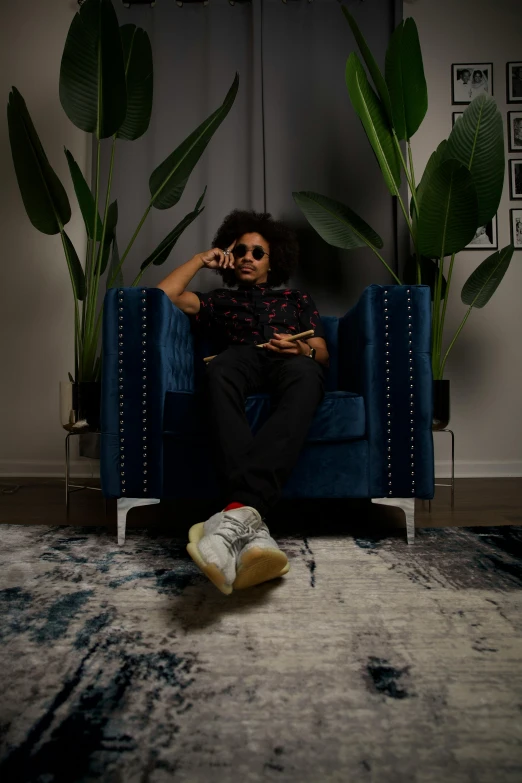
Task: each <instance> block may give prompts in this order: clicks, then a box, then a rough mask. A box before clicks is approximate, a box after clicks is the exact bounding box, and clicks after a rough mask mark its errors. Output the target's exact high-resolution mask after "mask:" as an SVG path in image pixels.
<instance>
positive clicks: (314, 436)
mask: <svg viewBox="0 0 522 783" xmlns="http://www.w3.org/2000/svg"><path fill="white" fill-rule="evenodd" d="M271 406H272V396H271V395H270V394H267V393H259V394H252V395H251V396H250V397H247V398H246V402H245V412H246V416H247V420H248V423H249V425H250V429H251V430H252V432H253V434H254V435H255V434H256V432H257V431H258V430H259V429H260V428H261V426H262V425H263V424H264V422H265V421H266V420H267V418H268V417H269V415H270V411H271ZM207 416H208V414H207V410H206V406H205V405H204V403H203V399H202V393H201V392H196V393H193V392H183V391H170V392H167V394H166V397H165V416H164V421H163V432H164V433H165V434H169V435H172V436H173V437H182V438H200V437H202V436H206V435H205V434H206V431H207V430H208V424H209V422H208V418H207ZM365 429H366V421H365V413H364V400H363V398H362V397H361V396H360V395H358V394H355V393H354V392H348V391H332V392H326V393H325V396H324V399H323V401H322V403H321V405H320V406H319V408H318V409H317V411H316V412H315V416H314V418H313V420H312V423H311V425H310V429H309V432H308V436H307V442H310V443H322V442H326V441H346V440H355V439H357V438H364V436H365Z"/></svg>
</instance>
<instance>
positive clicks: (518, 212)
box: [509, 209, 522, 250]
mask: <svg viewBox="0 0 522 783" xmlns="http://www.w3.org/2000/svg"><path fill="white" fill-rule="evenodd" d="M509 214H510V217H511V244H513V245H514V246H515V250H522V209H510V210H509Z"/></svg>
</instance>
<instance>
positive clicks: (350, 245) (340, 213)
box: [292, 191, 383, 250]
mask: <svg viewBox="0 0 522 783" xmlns="http://www.w3.org/2000/svg"><path fill="white" fill-rule="evenodd" d="M292 196H293V198H294V201H295V203H296V204H297V206H298V207H299V209H300V210H301V211H302V213H303V215H304V216H305V218H306V219H307V220H308V222H309V223H310V225H311V226H312V228H314V229H315V230H316V231H317V233H318V234H319V236H321V237H322V238H323V239H324V241H325V242H328V244H329V245H333V246H334V247H342V248H344V249H345V250H353V249H355V248H357V247H364V246H365V245H369V246H371V247H382V245H383V242H382V239H381V237H380V236H379V235H378V234H377V233H376V232H375V231H374V230H373V228H371V227H370V226H369V225H368V223H365V222H364V220H363V219H362V218H360V217H359V215H357V214H356V213H355V212H352V210H351V209H350V208H349V207H347V206H345V205H344V204H341V203H340V202H339V201H334V200H333V199H331V198H328V197H327V196H321V195H320V194H319V193H313V192H311V191H299V192H294V193H292Z"/></svg>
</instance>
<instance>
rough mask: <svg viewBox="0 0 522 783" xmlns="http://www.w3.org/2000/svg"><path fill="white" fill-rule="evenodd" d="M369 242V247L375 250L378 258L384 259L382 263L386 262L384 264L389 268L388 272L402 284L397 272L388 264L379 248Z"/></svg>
mask: <svg viewBox="0 0 522 783" xmlns="http://www.w3.org/2000/svg"><path fill="white" fill-rule="evenodd" d="M367 244H368V247H369V248H370V250H373V252H374V253H375V255H376V256H377V258H379V259H380V260H381V261H382V263H383V264H384V266H385V267H386V269H387V270H388V272H389V273H390V275H392V277H394V278H395V280H396V281H397V283H398V285H402V282H401V281H400V280H399V278H398V277H397V275H396V274H395V272H394V271H393V269H391V267H389V266H388V264H387V263H386V261H385V260H384V258H383V257H382V256H381V254H380V253H379V252H378V251H377V248H375V247H374V246H373V245H372V244H371V243H370V242H368V243H367Z"/></svg>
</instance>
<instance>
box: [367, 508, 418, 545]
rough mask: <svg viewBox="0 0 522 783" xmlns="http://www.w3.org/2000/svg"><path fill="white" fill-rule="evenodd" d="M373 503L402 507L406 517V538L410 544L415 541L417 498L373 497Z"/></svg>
mask: <svg viewBox="0 0 522 783" xmlns="http://www.w3.org/2000/svg"><path fill="white" fill-rule="evenodd" d="M372 503H382V504H384V505H387V506H397V507H398V508H402V510H403V511H404V516H405V517H406V539H407V541H408V544H413V542H414V541H415V498H372Z"/></svg>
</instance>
